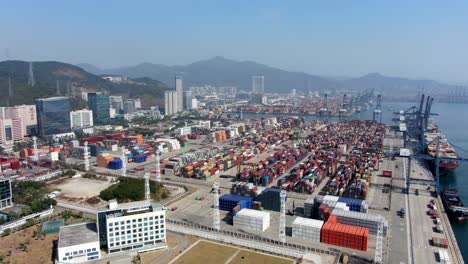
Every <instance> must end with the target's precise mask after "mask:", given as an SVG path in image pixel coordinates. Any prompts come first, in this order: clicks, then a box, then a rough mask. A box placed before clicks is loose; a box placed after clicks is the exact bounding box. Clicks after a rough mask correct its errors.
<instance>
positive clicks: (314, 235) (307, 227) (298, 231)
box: [292, 217, 324, 242]
mask: <svg viewBox="0 0 468 264" xmlns="http://www.w3.org/2000/svg"><path fill="white" fill-rule="evenodd" d="M323 223H324V222H323V221H321V220H315V219H309V218H303V217H296V219H294V222H293V223H292V237H294V238H299V239H304V240H308V241H314V242H320V232H321V230H322V226H323Z"/></svg>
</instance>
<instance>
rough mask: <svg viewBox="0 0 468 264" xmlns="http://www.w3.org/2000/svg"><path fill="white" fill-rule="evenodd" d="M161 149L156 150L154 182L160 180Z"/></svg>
mask: <svg viewBox="0 0 468 264" xmlns="http://www.w3.org/2000/svg"><path fill="white" fill-rule="evenodd" d="M160 155H161V151H159V150H157V151H156V182H161V163H160V162H161V161H160Z"/></svg>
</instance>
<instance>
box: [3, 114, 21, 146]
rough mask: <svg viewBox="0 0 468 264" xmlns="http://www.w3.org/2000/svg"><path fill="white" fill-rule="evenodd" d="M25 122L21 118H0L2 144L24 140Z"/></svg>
mask: <svg viewBox="0 0 468 264" xmlns="http://www.w3.org/2000/svg"><path fill="white" fill-rule="evenodd" d="M23 138H24V133H23V123H22V122H21V119H0V144H2V145H4V144H6V145H11V144H13V143H14V142H15V141H20V140H23Z"/></svg>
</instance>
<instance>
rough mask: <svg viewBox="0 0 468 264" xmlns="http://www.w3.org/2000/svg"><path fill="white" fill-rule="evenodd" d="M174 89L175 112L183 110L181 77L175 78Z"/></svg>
mask: <svg viewBox="0 0 468 264" xmlns="http://www.w3.org/2000/svg"><path fill="white" fill-rule="evenodd" d="M175 87H176V93H177V112H179V111H182V110H184V83H183V79H182V76H176V77H175Z"/></svg>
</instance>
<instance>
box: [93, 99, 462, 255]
mask: <svg viewBox="0 0 468 264" xmlns="http://www.w3.org/2000/svg"><path fill="white" fill-rule="evenodd" d="M422 102H425V100H424V98H423V99H422ZM427 102H428V104H429V105H427V106H426V110H422V109H423V106H421V107H420V109H418V108H417V107H412V108H411V109H408V110H402V111H400V112H396V113H395V116H396V117H395V120H397V121H398V122H395V124H394V125H392V126H385V125H383V124H381V123H379V121H378V120H379V116H380V115H381V114H382V113H381V110H380V100H377V106H376V110H374V111H375V113H374V119H375V120H367V121H358V120H347V121H342V122H329V121H326V120H316V121H312V122H307V121H305V119H304V118H301V117H291V116H288V117H281V116H278V117H276V118H261V119H257V120H256V119H251V120H235V121H234V120H233V121H231V122H228V123H225V124H222V126H218V127H214V128H210V129H204V130H200V129H199V128H197V129H192V130H190V133H189V134H186V135H179V136H177V137H176V138H177V139H178V140H179V141H177V140H175V139H174V138H160V139H157V141H158V142H159V143H160V145H159V149H160V150H162V151H161V154H160V155H157V158H158V159H159V160H160V161H159V163H158V162H155V157H153V158H148V160H146V161H139V162H138V163H128V164H127V167H126V177H135V178H142V177H143V175H145V173H151V175H152V177H153V176H157V177H160V178H161V181H162V182H163V183H164V184H167V185H171V184H172V185H178V186H184V187H186V190H190V191H186V192H185V193H183V194H181V195H180V196H179V197H178V198H177V199H172V200H171V201H170V202H168V203H166V204H165V206H167V209H168V210H167V222H168V225H167V228H168V230H170V231H175V232H182V233H189V234H196V235H199V236H204V237H205V238H210V239H213V240H218V241H228V242H229V243H233V244H237V245H240V246H247V247H253V248H256V247H257V248H258V249H260V248H263V249H265V248H268V249H269V250H270V251H271V252H272V253H277V254H283V255H287V256H294V257H295V258H297V259H300V258H301V256H304V255H305V254H307V255H310V254H315V257H318V259H321V263H331V262H335V261H336V262H338V261H339V259H340V257H339V256H342V255H346V256H347V257H348V256H349V258H350V259H353V258H354V261H361V262H362V263H366V262H367V263H371V262H374V263H376V262H377V263H441V262H442V263H444V262H445V263H464V261H463V258H462V256H461V253H460V250H459V248H458V244H457V241H456V239H455V236H454V234H453V231H452V229H451V225H450V221H449V217H451V214H447V212H448V211H449V209H447V208H448V207H445V206H444V204H445V201H447V199H445V200H444V199H441V198H443V197H444V195H442V196H440V195H439V193H442V194H445V195H449V194H451V195H456V194H454V193H450V192H448V193H447V192H445V193H444V192H443V191H442V190H439V188H438V177H443V176H440V175H439V174H438V173H435V171H434V170H433V168H432V165H431V163H432V164H434V166H435V167H437V160H436V161H434V160H433V159H439V161H443V162H463V161H464V160H463V159H462V158H459V157H458V156H456V154H455V155H453V154H448V155H445V156H443V155H440V154H439V155H437V153H436V155H435V156H434V155H431V154H432V148H431V146H432V142H428V141H425V140H424V139H426V137H425V136H424V132H426V131H428V130H427V129H421V125H423V126H424V124H426V123H427V124H431V129H432V130H431V131H430V133H437V132H436V131H434V129H433V126H434V121H433V120H430V119H429V118H427V117H428V116H430V115H429V114H428V113H429V112H428V111H430V106H431V103H432V101H431V100H428V101H427ZM379 110H380V111H379ZM421 113H422V114H421ZM180 139H182V140H180ZM437 139H440V142H441V143H439V148H440V146H441V145H443V144H448V141H443V140H444V138H443V137H442V136H440V137H437ZM426 140H427V139H426ZM442 142H443V143H442ZM189 144H190V145H191V147H189ZM423 144H426V146H424V145H423ZM181 146H184V147H185V151H178V149H181V148H184V147H181ZM445 148H446V149H449V148H451V146H445ZM439 153H440V152H439ZM450 155H451V156H450ZM109 163H110V161H109V162H108V164H109ZM104 164H105V162H104ZM158 164H159V168H158V166H157V165H158ZM95 165H98V164H95ZM93 167H94V169H95V170H96V171H97V172H99V173H100V174H105V175H108V176H116V177H117V176H121V172H120V170H119V169H117V170H116V167H115V165H110V164H109V165H108V166H107V168H105V165H102V164H100V166H99V167H98V166H93ZM117 168H120V167H119V166H117ZM433 172H434V174H435V175H433ZM156 174H160V175H156ZM457 208H458V210H461V211H462V212H466V208H464V207H463V206H462V204H458V207H457ZM233 239H234V240H236V239H237V240H236V241H234V240H233ZM252 243H253V244H252ZM262 245H263V247H262ZM265 246H266V247H265ZM281 250H282V251H281ZM341 259H342V258H341ZM316 260H317V259H316ZM317 263H320V262H317ZM358 263H359V262H358Z"/></svg>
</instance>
